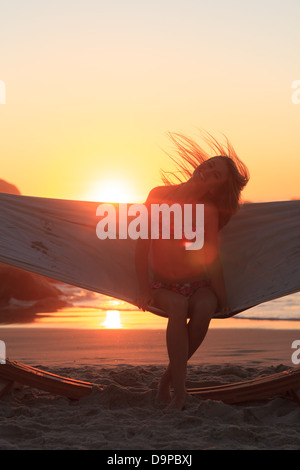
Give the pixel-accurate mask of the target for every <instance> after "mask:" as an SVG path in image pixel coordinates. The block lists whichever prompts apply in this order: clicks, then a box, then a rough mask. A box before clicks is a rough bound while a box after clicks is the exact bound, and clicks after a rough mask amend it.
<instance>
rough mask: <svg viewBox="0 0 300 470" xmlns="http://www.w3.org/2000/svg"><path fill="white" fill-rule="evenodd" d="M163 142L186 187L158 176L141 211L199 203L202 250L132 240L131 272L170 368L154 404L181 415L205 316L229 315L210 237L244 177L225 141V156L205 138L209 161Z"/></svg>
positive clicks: (188, 147) (233, 204)
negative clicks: (172, 151) (161, 333)
mask: <svg viewBox="0 0 300 470" xmlns="http://www.w3.org/2000/svg"><path fill="white" fill-rule="evenodd" d="M170 137H171V139H172V140H173V142H174V143H175V145H176V147H177V151H178V153H179V157H180V158H181V161H179V168H180V174H184V175H185V177H186V181H185V182H182V180H181V178H180V177H178V176H177V175H176V174H173V175H174V176H175V177H176V178H177V180H178V181H179V183H178V184H172V182H171V181H170V180H169V179H168V178H167V177H166V175H165V173H163V181H164V183H165V186H158V187H156V188H154V189H152V190H151V191H150V193H149V195H148V198H147V201H146V205H149V207H150V205H151V204H154V203H159V204H161V203H167V204H169V205H171V204H173V203H180V204H184V203H190V204H197V203H198V204H204V246H203V248H202V249H201V250H186V249H185V242H184V241H183V240H178V239H168V240H166V239H158V240H156V239H153V240H151V239H148V240H144V239H139V240H138V243H137V248H136V270H137V276H138V280H139V287H140V297H139V299H138V306H139V307H140V308H142V309H143V310H145V309H146V307H147V305H150V304H151V305H153V306H155V307H157V308H159V309H161V310H163V311H164V312H165V313H166V314H167V315H168V326H167V335H166V339H167V349H168V355H169V361H170V362H169V366H168V368H167V369H166V371H165V373H164V374H163V376H162V378H161V381H160V384H159V389H158V394H157V400H158V401H159V402H162V403H168V404H169V407H170V408H175V409H182V408H183V406H184V403H185V398H186V389H185V381H186V370H187V361H188V359H189V358H190V357H191V356H192V355H193V354H194V352H195V351H196V350H197V349H198V347H199V346H200V344H201V343H202V341H203V339H204V337H205V335H206V332H207V330H208V327H209V323H210V320H211V318H212V317H213V315H214V314H215V313H216V312H217V311H219V312H223V313H229V312H230V307H229V305H228V301H227V296H226V288H225V283H224V278H223V272H222V266H221V263H220V259H219V256H218V232H219V231H220V229H222V228H223V227H224V225H226V224H227V222H228V221H229V220H230V218H231V216H232V215H233V214H234V213H235V212H236V211H237V210H238V208H239V197H240V192H241V190H242V189H243V188H244V186H245V185H246V184H247V182H248V180H249V174H248V170H247V168H246V166H245V165H244V164H243V163H242V162H241V161H240V160H239V158H238V157H237V155H236V153H235V151H234V149H233V147H232V146H231V144H230V143H229V141H228V140H227V148H226V149H225V148H224V147H223V146H222V145H221V144H220V143H218V142H217V141H216V140H215V139H214V138H213V137H211V136H210V135H209V134H208V135H207V136H206V137H205V139H206V141H207V143H208V144H209V146H210V148H211V149H212V150H213V151H214V153H215V154H217V155H218V156H214V157H209V155H208V154H207V153H206V152H205V151H204V150H203V149H202V148H201V147H199V145H197V144H196V143H195V142H194V141H192V140H191V139H188V138H187V137H184V136H182V135H179V134H170ZM173 160H175V161H176V162H177V163H178V160H176V159H173ZM150 247H151V256H149V250H150ZM149 272H150V274H151V279H149ZM171 384H172V386H173V389H174V396H173V398H172V397H171V393H170V387H171Z"/></svg>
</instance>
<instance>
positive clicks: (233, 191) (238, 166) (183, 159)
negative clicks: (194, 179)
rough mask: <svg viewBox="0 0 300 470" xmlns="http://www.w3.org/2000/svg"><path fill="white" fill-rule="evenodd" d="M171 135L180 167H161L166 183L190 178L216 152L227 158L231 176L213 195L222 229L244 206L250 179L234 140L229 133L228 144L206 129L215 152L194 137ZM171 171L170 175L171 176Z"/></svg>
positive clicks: (212, 198)
mask: <svg viewBox="0 0 300 470" xmlns="http://www.w3.org/2000/svg"><path fill="white" fill-rule="evenodd" d="M168 135H169V137H170V139H171V140H172V142H173V143H174V144H175V148H176V150H177V154H178V157H177V158H175V157H173V156H170V155H169V156H170V158H171V159H172V160H173V162H175V164H176V165H177V167H178V170H177V171H174V172H168V171H163V170H161V179H162V181H163V183H164V184H165V185H174V184H180V183H184V182H186V181H187V180H188V179H189V178H191V176H192V174H193V172H194V170H195V169H196V168H197V167H198V166H199V165H201V163H203V162H204V161H205V160H208V159H209V158H211V157H212V156H221V157H223V158H224V159H225V160H226V163H227V166H228V170H229V177H228V179H227V180H226V182H225V183H223V184H222V186H221V187H220V188H219V190H218V191H217V193H215V194H214V195H213V196H210V200H211V201H212V202H213V203H215V204H216V206H217V209H218V212H219V229H221V228H222V227H224V225H226V224H227V223H228V221H229V220H230V218H231V217H232V215H233V214H234V213H235V212H237V211H238V209H239V207H240V194H241V191H242V189H243V188H244V187H245V186H246V184H247V183H248V181H249V178H250V175H249V171H248V169H247V167H246V165H245V164H244V163H243V162H242V161H241V160H240V159H239V157H238V156H237V154H236V152H235V150H234V148H233V146H232V144H231V143H230V141H229V140H228V138H227V137H226V136H224V137H225V140H226V147H225V146H224V145H222V144H221V143H220V142H218V141H217V140H216V139H215V138H214V137H213V136H212V135H211V134H209V133H208V132H205V133H204V132H202V138H203V140H204V141H205V142H206V143H207V145H208V147H209V148H210V149H211V151H212V155H210V154H209V153H208V152H206V151H205V150H204V149H203V148H202V147H200V146H199V145H198V144H197V143H196V142H195V141H194V140H192V139H190V138H188V137H186V136H184V135H182V134H178V133H171V132H169V134H168ZM168 175H170V177H169V176H168Z"/></svg>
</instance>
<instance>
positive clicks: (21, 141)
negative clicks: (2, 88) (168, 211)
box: [0, 0, 300, 202]
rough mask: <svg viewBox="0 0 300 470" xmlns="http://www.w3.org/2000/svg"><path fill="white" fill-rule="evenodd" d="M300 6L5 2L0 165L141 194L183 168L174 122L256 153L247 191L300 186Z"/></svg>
mask: <svg viewBox="0 0 300 470" xmlns="http://www.w3.org/2000/svg"><path fill="white" fill-rule="evenodd" d="M299 16H300V4H299V2H297V1H294V0H287V1H285V2H274V1H269V0H256V1H253V2H236V1H234V0H227V1H223V0H222V1H221V0H214V1H211V2H199V1H196V0H185V1H183V0H179V1H178V2H175V3H174V2H173V1H172V2H171V0H161V1H159V2H156V1H152V2H150V1H149V2H148V1H146V2H139V1H137V0H132V1H130V2H120V1H118V0H112V1H110V2H102V1H100V2H95V1H93V0H86V1H84V2H83V1H78V2H76V3H75V4H74V2H71V1H69V0H61V1H58V0H54V1H53V2H39V1H38V0H30V1H27V2H22V1H21V0H12V1H11V2H5V4H4V5H3V6H1V31H0V43H1V47H2V49H1V69H0V80H2V81H3V82H5V84H6V104H1V105H0V126H1V139H0V152H1V173H0V178H2V179H5V180H7V181H9V182H11V183H14V184H16V185H17V186H18V187H19V189H20V190H21V192H22V193H23V194H28V195H34V196H46V197H59V198H72V199H89V198H92V199H98V200H104V198H107V197H110V196H108V195H109V194H110V192H108V190H106V189H105V185H107V184H108V185H109V188H110V189H109V191H111V188H112V187H113V188H117V189H118V190H119V189H120V188H121V183H122V185H123V190H122V192H123V196H125V198H127V200H128V201H133V202H134V201H143V200H144V199H145V197H146V195H147V193H148V191H149V190H150V188H151V187H153V186H155V185H158V184H160V177H159V169H160V168H161V167H163V168H164V169H165V168H166V169H168V168H173V167H172V165H171V164H170V162H169V160H168V159H167V157H166V155H165V154H164V152H163V150H162V149H165V150H170V148H171V147H170V142H169V141H168V139H167V137H166V133H167V132H168V131H179V132H182V133H185V134H187V135H189V136H191V137H195V138H197V137H198V135H199V134H198V131H197V129H198V128H202V129H206V130H207V131H209V132H212V133H213V134H214V135H215V136H216V137H219V136H220V135H221V134H222V133H224V134H226V135H227V136H228V137H229V138H230V140H231V141H232V143H233V144H234V146H235V148H236V150H237V152H238V154H239V156H240V158H241V159H242V160H244V161H245V162H246V163H247V165H248V167H249V169H250V173H251V180H250V183H249V185H248V187H247V189H246V190H245V192H244V198H245V199H248V200H252V201H261V200H280V199H281V200H282V199H290V198H296V197H300V191H299V174H300V159H299V154H300V141H299V123H300V104H293V102H292V93H293V91H294V92H295V90H293V89H292V83H293V82H294V81H295V80H297V79H300V70H299V61H298V60H296V58H297V57H298V55H299V44H300V30H299V25H298V20H299ZM114 194H117V190H116V189H115V190H114Z"/></svg>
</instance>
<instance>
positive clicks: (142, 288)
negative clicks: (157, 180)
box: [135, 188, 156, 310]
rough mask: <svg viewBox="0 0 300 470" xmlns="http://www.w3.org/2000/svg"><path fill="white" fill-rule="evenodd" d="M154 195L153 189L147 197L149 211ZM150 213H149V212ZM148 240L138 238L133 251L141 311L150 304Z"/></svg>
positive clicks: (138, 301) (138, 303) (149, 241)
mask: <svg viewBox="0 0 300 470" xmlns="http://www.w3.org/2000/svg"><path fill="white" fill-rule="evenodd" d="M154 193H156V191H155V188H154V189H152V190H151V191H150V193H149V195H148V197H147V200H146V202H145V205H146V206H147V208H148V211H149V210H150V204H151V201H153V194H154ZM149 213H151V212H149ZM150 243H151V240H150V238H148V239H147V240H146V239H141V238H138V240H137V243H136V249H135V270H136V274H137V279H138V284H139V297H138V299H137V305H138V307H139V308H141V309H142V310H145V308H146V307H147V304H149V303H150V302H151V289H150V287H149V267H148V254H149V249H150Z"/></svg>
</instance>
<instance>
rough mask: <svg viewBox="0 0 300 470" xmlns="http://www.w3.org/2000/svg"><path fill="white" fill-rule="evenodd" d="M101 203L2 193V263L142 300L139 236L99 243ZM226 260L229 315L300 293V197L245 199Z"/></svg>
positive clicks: (228, 230)
mask: <svg viewBox="0 0 300 470" xmlns="http://www.w3.org/2000/svg"><path fill="white" fill-rule="evenodd" d="M99 204H100V203H99V202H87V201H69V200H62V199H50V198H37V197H29V196H21V195H13V194H4V193H0V205H1V212H0V261H1V262H3V263H7V264H9V265H12V266H16V267H19V268H22V269H25V270H27V271H31V272H34V273H37V274H41V275H44V276H47V277H49V278H52V279H56V280H58V281H62V282H64V283H67V284H71V285H74V286H78V287H80V288H83V289H87V290H90V291H94V292H98V293H101V294H104V295H107V296H110V297H114V298H117V299H120V300H124V301H126V302H129V303H131V304H133V305H136V304H135V299H136V298H137V296H138V283H137V277H136V272H135V262H134V254H135V244H136V241H134V240H132V239H130V238H128V239H122V240H120V239H119V240H112V239H106V240H100V239H99V238H98V237H97V236H96V225H97V222H98V221H99V218H97V216H96V210H97V207H98V206H99ZM115 206H117V205H115ZM220 257H221V261H222V264H223V269H224V276H225V283H226V288H227V293H228V301H229V305H230V306H231V307H232V312H231V313H230V315H228V316H232V315H235V314H237V313H239V312H241V311H244V310H246V309H249V308H251V307H254V306H256V305H258V304H261V303H263V302H267V301H270V300H273V299H276V298H278V297H282V296H285V295H289V294H293V293H295V292H297V291H299V290H300V201H283V202H268V203H253V204H244V205H243V207H242V208H241V210H240V211H239V212H238V213H237V214H236V215H235V216H234V217H233V218H232V219H231V221H230V222H229V224H227V226H226V227H225V228H224V229H223V230H222V231H221V232H220ZM147 310H148V311H150V312H152V313H155V314H158V315H161V316H167V315H166V314H165V312H163V311H161V310H159V309H156V308H153V307H151V306H148V308H147ZM221 317H222V316H221V315H220V313H219V312H217V313H216V314H215V318H221Z"/></svg>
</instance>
